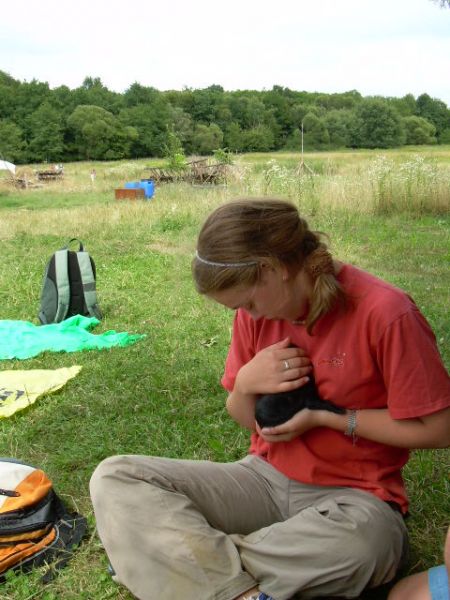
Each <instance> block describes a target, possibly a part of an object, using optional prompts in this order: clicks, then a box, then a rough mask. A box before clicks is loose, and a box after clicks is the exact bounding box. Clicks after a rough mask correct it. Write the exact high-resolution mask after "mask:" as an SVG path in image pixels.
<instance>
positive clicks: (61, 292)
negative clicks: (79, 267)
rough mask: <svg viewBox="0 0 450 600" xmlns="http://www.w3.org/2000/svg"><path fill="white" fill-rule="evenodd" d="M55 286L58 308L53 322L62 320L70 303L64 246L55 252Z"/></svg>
mask: <svg viewBox="0 0 450 600" xmlns="http://www.w3.org/2000/svg"><path fill="white" fill-rule="evenodd" d="M55 274H56V287H57V289H58V308H57V311H56V316H55V323H59V322H60V321H63V320H64V318H65V316H66V314H67V311H68V310H69V304H70V282H69V270H68V251H67V249H66V248H63V249H62V250H58V251H57V252H55Z"/></svg>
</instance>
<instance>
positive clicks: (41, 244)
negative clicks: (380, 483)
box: [0, 147, 450, 600]
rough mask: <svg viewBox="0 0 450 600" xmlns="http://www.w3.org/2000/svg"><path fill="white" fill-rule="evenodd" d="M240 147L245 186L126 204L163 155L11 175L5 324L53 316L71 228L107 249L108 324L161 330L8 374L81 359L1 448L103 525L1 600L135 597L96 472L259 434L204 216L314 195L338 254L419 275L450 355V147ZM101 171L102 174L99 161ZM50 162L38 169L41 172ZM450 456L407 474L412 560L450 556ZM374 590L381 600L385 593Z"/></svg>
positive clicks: (415, 280)
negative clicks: (213, 270) (130, 458)
mask: <svg viewBox="0 0 450 600" xmlns="http://www.w3.org/2000/svg"><path fill="white" fill-rule="evenodd" d="M299 160H300V157H299V155H295V154H287V153H283V154H274V155H246V156H243V157H236V161H235V164H234V166H233V170H232V173H231V174H230V178H229V181H228V185H227V186H217V187H193V186H190V185H188V184H185V183H180V184H168V185H165V186H157V188H156V194H155V197H154V199H153V200H151V201H139V202H129V201H127V202H122V201H121V202H118V201H115V200H114V193H113V190H114V188H116V187H120V186H122V185H123V183H124V182H125V181H129V180H134V179H137V178H140V177H145V175H146V173H145V168H146V166H151V165H154V164H156V161H150V160H148V161H135V162H126V163H125V162H122V163H96V164H95V165H94V164H92V163H76V164H75V163H74V164H67V165H65V176H64V180H63V181H62V182H58V183H49V184H46V185H44V186H42V187H30V188H29V189H27V190H14V189H12V188H11V187H10V186H9V185H8V183H7V181H5V179H4V178H3V181H0V240H1V248H2V252H1V256H0V306H1V307H2V312H1V318H2V319H17V320H24V321H33V322H34V323H37V312H38V307H39V297H40V288H41V280H42V275H43V272H44V267H45V264H46V261H47V260H48V258H49V257H50V255H51V254H52V253H53V252H54V251H55V250H56V249H58V248H59V247H61V246H62V245H64V244H65V243H66V242H67V241H68V240H69V239H70V238H72V237H77V238H79V239H81V240H82V241H83V242H84V244H85V247H86V249H87V250H88V251H89V252H90V253H91V255H92V256H93V258H94V259H95V261H96V265H97V275H98V282H97V287H98V294H99V300H100V306H101V308H102V310H103V312H104V319H103V321H102V322H101V324H100V326H99V327H98V328H97V329H96V330H95V332H96V333H102V332H104V331H107V330H111V329H114V330H116V331H128V332H130V333H143V334H146V337H145V339H143V340H141V341H139V342H137V343H136V344H135V345H133V346H130V347H127V348H115V349H111V350H108V351H90V352H83V353H76V354H75V353H73V354H67V353H59V354H55V353H45V354H43V355H40V356H39V357H37V358H34V359H31V360H27V361H18V360H12V361H2V363H1V365H0V368H1V369H2V370H3V369H35V368H46V369H53V368H58V367H62V366H72V365H81V366H82V370H81V372H80V374H79V375H78V376H77V377H76V378H75V379H73V380H71V381H70V382H68V384H67V385H66V386H65V387H64V388H63V389H62V390H60V391H59V392H58V393H56V394H52V395H47V396H44V397H42V398H40V399H39V400H38V401H37V403H36V404H35V405H34V406H32V407H30V408H28V409H26V410H24V411H22V412H19V413H17V414H16V415H14V416H13V417H10V418H8V419H3V420H0V455H2V456H14V457H17V458H18V459H21V460H24V461H29V462H30V463H32V464H35V465H39V466H41V467H42V468H43V469H45V470H46V471H47V473H48V474H49V475H50V477H51V478H52V480H53V482H54V484H55V487H56V490H57V491H58V492H59V493H60V495H61V496H62V497H63V498H64V499H65V500H67V502H68V503H69V504H70V505H71V506H73V507H75V508H76V509H78V510H79V511H80V512H82V513H83V514H85V515H86V516H87V517H88V520H89V525H90V533H89V536H88V538H87V539H86V540H85V541H84V543H83V544H82V546H81V547H80V549H79V550H78V551H77V552H76V554H75V556H74V558H73V560H72V561H71V563H70V564H69V566H68V567H67V568H66V569H65V570H64V571H63V572H62V573H61V575H60V576H59V577H58V578H57V579H56V580H55V581H54V582H53V583H51V584H49V585H48V586H46V587H42V586H41V584H40V583H39V580H38V575H39V574H37V573H34V574H32V575H31V576H26V577H25V576H19V577H13V578H11V579H10V580H8V581H7V583H6V584H4V585H3V586H1V587H0V599H2V600H3V599H5V600H6V599H7V598H8V599H11V600H31V599H42V600H56V599H58V600H59V599H61V600H69V599H70V600H72V599H73V600H75V599H86V600H92V599H93V600H103V599H106V598H112V599H122V600H125V599H129V598H131V597H130V596H129V594H128V593H127V592H126V591H125V590H123V589H120V588H118V587H117V586H115V584H113V583H112V581H111V580H110V578H109V576H108V575H107V574H106V564H107V560H106V556H105V554H104V552H103V551H102V548H101V546H100V542H99V540H98V538H97V536H96V532H95V522H94V518H93V513H92V507H91V504H90V499H89V493H88V482H89V478H90V475H91V473H92V471H93V469H94V468H95V466H96V465H97V464H98V463H99V461H101V460H102V459H103V458H104V457H106V456H109V455H112V454H119V453H134V454H139V453H142V454H153V455H164V456H169V457H182V458H199V459H200V458H201V459H212V460H218V461H231V460H235V459H238V458H240V457H241V456H243V455H244V454H245V452H246V450H247V446H248V435H247V433H246V432H245V431H242V430H241V429H240V428H239V427H238V426H237V425H236V424H234V422H232V421H231V419H230V418H229V417H228V416H227V414H226V412H225V409H224V398H225V393H224V390H223V389H222V388H221V387H220V384H219V380H220V376H221V373H222V368H223V362H224V359H225V356H226V353H227V348H228V343H229V339H230V327H231V322H232V314H231V313H230V312H229V311H226V310H225V309H223V308H222V307H220V306H218V305H215V304H213V303H212V302H210V301H208V300H206V299H205V298H202V297H199V296H198V295H197V294H196V292H195V290H194V287H193V284H192V281H191V275H190V261H191V257H192V255H193V252H194V249H195V240H196V235H197V232H198V230H199V227H200V224H201V223H202V221H203V220H204V218H205V217H206V215H207V214H208V213H209V212H210V210H211V209H212V208H214V207H215V206H217V205H219V204H221V203H223V202H225V201H227V200H229V199H231V198H233V197H236V196H247V195H261V194H269V195H275V196H280V197H285V198H290V199H291V200H292V201H293V202H295V203H297V204H298V205H299V207H300V209H301V211H302V212H303V214H304V215H305V216H306V217H307V218H308V220H309V221H310V223H311V225H312V226H313V227H314V228H316V229H318V230H321V231H325V232H327V233H329V234H330V239H331V248H332V251H333V253H334V254H335V255H336V256H337V257H339V258H341V259H342V260H344V261H348V262H351V263H354V264H357V265H359V266H361V267H363V268H366V269H368V270H369V271H371V272H372V273H374V274H376V275H379V276H381V277H383V278H385V279H386V280H388V281H390V282H392V283H394V284H396V285H398V286H400V287H402V288H403V289H405V290H406V291H407V292H408V293H410V294H411V295H412V296H413V297H414V299H415V301H416V302H417V304H418V305H419V307H420V308H421V310H422V311H423V313H424V314H425V316H426V317H427V319H428V320H429V322H430V324H431V326H432V327H433V329H434V331H435V333H436V337H437V340H438V344H439V347H440V350H441V352H442V355H443V357H444V361H445V363H446V365H447V367H448V366H450V344H449V340H450V322H449V310H448V307H449V269H448V268H449V259H450V211H449V208H450V147H446V148H445V147H430V148H425V149H417V148H416V149H411V150H410V151H405V150H402V151H390V152H384V153H380V152H369V151H367V152H352V151H348V152H342V153H337V152H334V153H327V154H325V153H324V154H314V155H313V154H311V155H305V162H306V163H307V165H308V166H310V168H312V169H313V170H314V171H315V173H316V175H315V176H311V177H310V176H305V175H303V176H299V175H297V174H296V169H297V168H298V165H299ZM93 166H95V169H96V171H97V179H96V181H95V183H92V182H91V180H90V177H89V173H90V171H91V169H92V167H93ZM35 168H36V166H29V167H22V168H21V171H22V174H26V176H27V177H28V178H29V180H30V181H31V182H33V180H34V179H33V178H34V175H33V170H34V169H35ZM449 466H450V464H449V451H448V450H441V451H416V452H414V453H413V454H412V458H411V461H410V462H409V464H408V465H407V467H406V468H405V471H404V476H405V480H406V482H407V486H408V490H409V494H410V497H411V517H410V518H409V521H408V526H409V529H410V532H411V541H412V556H411V564H410V569H411V570H419V569H422V568H427V567H429V566H431V565H433V564H435V563H438V562H441V560H442V557H441V554H442V551H441V548H442V542H443V538H444V533H445V530H446V527H447V525H448V523H449V510H450V504H449V498H450V494H449V492H450V487H449V479H448V475H449ZM377 594H378V595H373V593H372V594H366V596H365V597H367V598H369V597H370V598H376V599H377V600H378V599H381V598H384V597H385V595H384V592H377Z"/></svg>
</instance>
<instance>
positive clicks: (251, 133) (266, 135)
mask: <svg viewBox="0 0 450 600" xmlns="http://www.w3.org/2000/svg"><path fill="white" fill-rule="evenodd" d="M274 144H275V140H274V135H273V132H272V130H271V129H270V128H269V127H267V125H257V126H256V127H252V128H251V129H246V130H244V131H242V150H243V151H244V152H269V150H273V147H274Z"/></svg>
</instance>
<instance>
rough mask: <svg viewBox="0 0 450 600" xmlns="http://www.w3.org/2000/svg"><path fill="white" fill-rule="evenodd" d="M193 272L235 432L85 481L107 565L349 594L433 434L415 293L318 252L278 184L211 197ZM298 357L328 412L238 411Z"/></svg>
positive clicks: (110, 462)
mask: <svg viewBox="0 0 450 600" xmlns="http://www.w3.org/2000/svg"><path fill="white" fill-rule="evenodd" d="M193 275H194V279H195V283H196V286H197V290H198V291H199V292H200V293H201V294H205V295H206V296H208V297H209V298H211V299H212V300H214V301H216V302H219V303H220V304H223V305H224V306H226V307H228V308H230V309H232V310H233V311H235V318H234V326H233V335H232V340H231V346H230V349H229V353H228V357H227V360H226V364H225V373H224V376H223V378H222V384H223V385H224V387H225V388H226V390H228V393H229V395H228V399H227V403H226V405H227V409H228V412H229V413H230V415H231V417H232V418H233V419H235V420H236V421H237V422H238V423H239V424H240V425H241V426H242V427H245V428H247V429H249V430H250V431H251V432H252V436H251V446H250V452H249V455H248V456H247V457H245V458H244V459H242V460H240V461H238V462H235V463H213V462H209V461H189V460H175V459H165V458H156V457H147V456H117V457H112V458H109V459H107V460H105V461H103V462H102V463H101V464H100V465H99V467H98V468H97V469H96V471H95V473H94V475H93V477H92V481H91V494H92V499H93V504H94V509H95V514H96V518H97V524H98V531H99V535H100V538H101V540H102V541H103V544H104V546H105V549H106V552H107V553H108V556H109V559H110V561H111V563H112V566H113V568H114V570H115V572H116V577H117V580H118V581H120V582H122V583H123V584H124V585H125V586H127V587H128V588H129V589H130V590H131V592H132V593H133V594H134V595H135V596H136V597H138V598H140V599H142V600H147V599H148V600H150V599H155V600H156V599H158V600H175V599H176V598H183V600H234V599H237V598H239V599H243V598H247V599H249V600H251V599H267V598H275V599H276V600H285V599H288V598H291V597H292V596H293V595H294V594H295V593H300V597H301V598H318V597H323V596H325V597H329V596H343V597H347V598H355V597H357V596H358V595H359V594H360V593H361V592H362V590H364V588H366V587H374V586H378V585H380V584H383V583H386V582H388V581H390V580H391V579H392V578H393V577H394V575H395V573H396V571H397V568H398V567H399V565H400V564H401V563H402V561H403V559H404V556H405V550H406V547H407V530H406V526H405V523H404V515H405V514H406V512H407V510H408V500H407V497H406V493H405V488H404V484H403V480H402V476H401V469H402V467H403V466H404V465H405V463H406V462H407V460H408V450H409V449H410V448H444V447H446V446H448V445H449V444H450V384H449V378H448V375H447V373H446V370H445V368H444V365H443V363H442V360H441V358H440V355H439V352H438V349H437V347H436V342H435V337H434V335H433V333H432V331H431V329H430V327H429V325H428V324H427V322H426V320H425V318H424V317H423V316H422V315H421V313H420V312H419V310H418V308H417V306H416V305H415V304H414V302H413V301H412V300H411V299H410V298H409V297H408V296H407V295H406V294H405V293H404V292H402V291H400V290H399V289H397V288H395V287H393V286H392V285H390V284H388V283H385V282H384V281H381V280H380V279H377V278H376V277H374V276H372V275H370V274H368V273H366V272H364V271H361V270H359V269H357V268H356V267H353V266H351V265H349V264H344V263H342V262H340V261H338V260H336V259H333V258H332V256H331V255H330V253H329V252H328V250H327V248H326V246H325V245H324V243H323V242H322V241H321V237H320V235H319V234H317V233H315V232H313V231H311V230H310V229H309V227H308V224H307V223H306V221H305V220H304V219H302V218H301V217H300V215H299V214H298V211H297V209H296V208H295V207H294V206H293V205H292V204H290V203H288V202H283V201H278V200H271V199H261V200H252V199H246V200H238V201H235V202H231V203H228V204H225V205H224V206H221V207H219V208H218V209H216V210H215V211H214V212H213V213H212V214H211V215H210V216H209V218H208V219H207V220H206V222H205V224H204V225H203V228H202V230H201V232H200V235H199V238H198V244H197V252H196V255H195V258H194V259H193ZM312 371H314V376H315V380H316V383H317V386H318V389H319V393H320V396H321V397H322V398H323V399H324V400H329V401H332V402H333V403H334V404H336V405H338V406H340V407H342V408H344V409H345V412H344V414H336V413H333V412H330V411H327V410H310V409H304V410H301V411H300V412H298V413H297V414H295V416H294V417H292V418H291V419H289V420H288V421H287V422H286V423H283V424H281V425H278V426H276V427H271V428H263V429H261V428H260V427H258V426H257V425H256V424H255V418H254V411H255V402H256V400H257V398H258V397H259V396H261V395H263V394H267V393H277V392H283V391H289V390H294V389H296V388H298V387H299V386H302V385H304V384H305V383H306V382H307V381H308V378H309V375H310V374H311V373H312Z"/></svg>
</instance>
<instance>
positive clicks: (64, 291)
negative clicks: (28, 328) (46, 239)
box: [39, 248, 70, 325]
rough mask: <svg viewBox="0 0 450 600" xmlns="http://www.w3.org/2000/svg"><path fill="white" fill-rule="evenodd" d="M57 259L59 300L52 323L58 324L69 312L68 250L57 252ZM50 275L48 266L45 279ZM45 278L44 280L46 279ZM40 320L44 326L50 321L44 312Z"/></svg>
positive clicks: (56, 275)
mask: <svg viewBox="0 0 450 600" xmlns="http://www.w3.org/2000/svg"><path fill="white" fill-rule="evenodd" d="M54 257H55V285H56V289H57V293H58V300H57V309H56V315H55V316H54V318H53V319H52V321H51V322H52V323H58V322H60V321H63V320H64V318H65V316H66V314H67V311H68V310H69V303H70V283H69V272H68V255H67V248H62V249H61V250H57V251H56V252H55V254H54ZM47 274H48V266H47V271H46V273H45V277H47ZM45 277H44V279H45ZM39 320H40V321H41V323H43V324H44V325H45V324H47V323H48V322H49V321H48V319H47V315H46V314H45V312H44V311H43V310H41V311H40V312H39Z"/></svg>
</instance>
